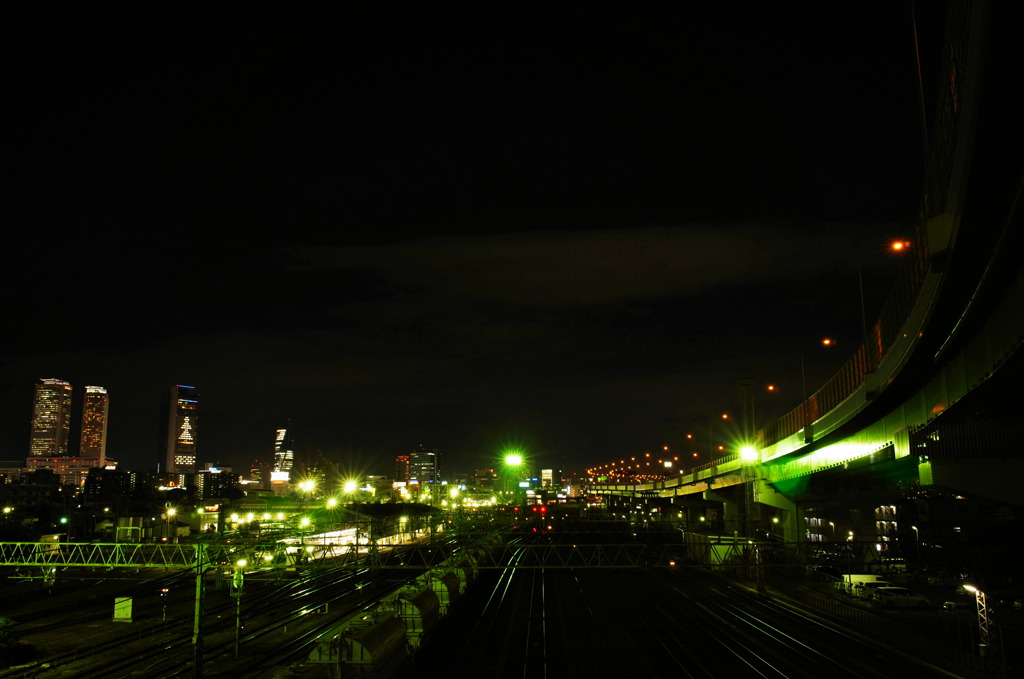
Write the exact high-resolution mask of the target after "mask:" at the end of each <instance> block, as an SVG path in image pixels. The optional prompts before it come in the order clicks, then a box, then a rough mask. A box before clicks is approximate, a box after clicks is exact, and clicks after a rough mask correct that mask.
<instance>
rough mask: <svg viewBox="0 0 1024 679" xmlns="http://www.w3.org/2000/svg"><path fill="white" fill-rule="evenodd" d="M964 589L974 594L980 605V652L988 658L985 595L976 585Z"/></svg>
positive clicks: (966, 586) (965, 586)
mask: <svg viewBox="0 0 1024 679" xmlns="http://www.w3.org/2000/svg"><path fill="white" fill-rule="evenodd" d="M964 589H965V590H967V591H968V592H971V593H972V594H974V599H975V601H976V602H977V604H978V635H979V636H980V639H979V642H978V651H979V653H981V656H982V657H983V658H984V657H986V656H988V606H987V605H986V603H985V593H984V592H982V591H981V590H980V589H978V588H977V587H975V586H974V585H964Z"/></svg>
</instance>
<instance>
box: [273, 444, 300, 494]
mask: <svg viewBox="0 0 1024 679" xmlns="http://www.w3.org/2000/svg"><path fill="white" fill-rule="evenodd" d="M294 463H295V451H293V450H292V441H291V438H289V436H288V429H278V430H277V435H276V436H275V437H274V468H273V469H272V470H271V472H270V488H271V489H272V490H273V491H274V492H275V493H286V492H288V490H289V489H290V485H289V484H290V483H291V477H292V465H293V464H294Z"/></svg>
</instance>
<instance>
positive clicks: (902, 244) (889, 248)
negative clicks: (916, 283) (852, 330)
mask: <svg viewBox="0 0 1024 679" xmlns="http://www.w3.org/2000/svg"><path fill="white" fill-rule="evenodd" d="M909 249H910V241H909V240H893V241H889V242H888V243H886V244H885V245H882V246H881V247H874V248H871V249H870V250H868V251H867V252H865V253H863V254H862V255H861V256H860V257H859V258H858V259H857V286H858V287H859V288H860V330H861V341H866V340H867V338H868V322H867V314H866V312H865V310H864V258H865V257H867V256H868V255H870V254H871V253H872V252H890V253H894V254H901V253H903V252H904V251H905V250H909Z"/></svg>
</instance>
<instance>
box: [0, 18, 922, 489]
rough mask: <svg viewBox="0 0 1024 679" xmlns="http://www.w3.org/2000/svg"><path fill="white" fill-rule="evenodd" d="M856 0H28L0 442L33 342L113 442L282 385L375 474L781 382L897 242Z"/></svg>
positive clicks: (262, 424) (888, 31)
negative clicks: (797, 5)
mask: <svg viewBox="0 0 1024 679" xmlns="http://www.w3.org/2000/svg"><path fill="white" fill-rule="evenodd" d="M886 7H888V6H886ZM846 9H847V12H846V15H845V16H844V20H843V21H841V22H833V23H831V24H829V25H828V26H827V28H826V27H825V26H819V27H818V29H816V30H808V28H807V26H808V23H807V21H806V19H807V16H806V14H805V13H804V12H803V11H802V10H800V11H797V10H793V11H792V12H791V13H789V14H787V12H788V10H786V9H784V8H783V9H779V8H777V7H773V8H772V9H771V11H770V12H760V11H759V10H751V12H753V13H743V14H736V13H735V12H732V11H723V10H720V9H719V10H716V9H713V8H703V9H701V8H694V7H691V6H687V7H686V8H676V9H672V8H669V7H665V8H662V9H659V8H657V7H653V6H652V7H646V8H634V9H631V11H630V12H625V13H623V12H611V13H601V12H596V11H594V12H591V11H588V12H587V13H585V14H581V13H577V12H573V11H570V10H567V9H566V10H559V9H551V8H546V9H545V10H544V12H542V13H535V12H533V11H528V10H525V9H523V8H519V7H517V8H515V9H514V10H513V9H512V8H506V10H504V11H503V10H502V9H501V8H488V10H487V11H483V10H481V11H479V12H477V13H475V14H474V13H469V14H466V13H458V14H452V13H447V12H445V11H443V10H436V8H431V9H426V8H415V9H408V10H403V11H400V12H399V11H393V12H389V13H388V15H387V16H383V15H381V14H379V13H377V12H374V11H371V10H369V9H363V10H357V11H353V13H352V14H351V16H349V17H347V18H346V20H345V21H342V22H338V21H327V20H324V18H323V17H316V16H297V15H289V16H283V15H281V16H278V15H276V14H259V13H249V14H247V15H246V16H244V17H234V16H233V17H231V18H230V20H228V19H227V18H225V17H217V16H213V15H210V16H209V17H205V18H204V20H203V21H198V20H196V18H195V17H178V18H172V17H168V18H167V21H166V22H164V23H161V24H160V25H159V26H153V25H150V24H146V26H147V27H146V28H143V27H141V26H140V27H139V28H138V30H137V31H133V32H128V33H124V32H121V31H120V30H118V31H114V30H113V29H112V28H110V27H107V28H101V26H102V25H104V24H103V21H102V17H96V16H90V17H89V18H88V20H87V21H86V22H85V24H87V25H89V26H94V27H95V28H96V30H94V31H92V32H89V31H82V30H80V28H81V25H72V23H73V22H69V23H66V24H63V23H60V22H57V23H56V24H54V25H52V26H51V27H50V28H49V29H48V30H47V32H46V33H45V35H44V34H43V33H40V32H38V28H37V29H34V30H33V29H30V30H28V31H27V32H26V33H25V35H23V36H22V38H21V40H23V41H24V42H25V43H27V44H31V45H32V49H31V50H29V51H27V52H25V53H26V54H29V53H30V54H32V55H33V59H34V61H33V62H32V63H31V64H30V65H28V66H27V67H26V68H25V69H24V71H23V72H21V73H19V74H17V77H16V78H15V79H14V81H13V84H12V88H13V92H14V94H15V95H16V96H15V97H14V100H15V101H17V102H18V104H17V106H16V107H15V109H16V110H15V111H14V114H15V115H16V117H17V118H18V120H19V122H18V129H19V131H20V136H19V139H18V143H19V148H18V156H19V158H20V159H22V162H21V163H20V170H21V171H20V172H19V173H18V176H17V177H16V178H15V179H14V180H13V184H12V187H13V189H14V190H13V193H15V194H16V195H17V197H18V200H19V201H20V202H19V205H20V207H21V208H22V209H21V210H20V211H21V213H22V214H23V215H25V221H26V227H25V228H26V230H27V231H29V232H30V233H31V236H32V237H31V238H29V239H28V242H27V243H26V244H25V245H24V246H23V249H22V250H21V251H20V252H19V257H18V259H19V261H18V262H17V263H15V265H14V266H11V267H8V268H7V269H6V270H5V271H4V281H3V286H2V288H0V289H2V294H3V296H4V305H5V313H6V315H7V317H8V318H11V319H16V322H15V323H13V324H12V325H13V327H12V329H11V330H10V332H9V333H8V335H7V337H6V338H5V345H4V346H5V349H4V352H3V355H2V357H0V360H2V365H3V368H4V371H3V382H2V384H0V388H2V392H3V394H4V396H3V398H4V404H5V412H6V413H9V414H8V415H7V416H6V417H7V418H8V419H6V420H5V430H7V431H10V432H12V434H11V436H10V437H9V439H8V440H6V441H3V442H2V445H3V446H4V448H3V449H4V450H5V451H7V452H5V453H4V454H2V455H0V457H4V458H6V457H18V456H20V454H21V453H20V451H22V450H23V449H25V445H23V443H24V442H25V441H26V437H27V431H28V425H27V421H28V419H29V417H30V415H29V404H30V394H31V385H32V381H33V380H34V379H35V378H37V377H41V376H46V377H49V376H56V377H60V378H63V379H68V380H71V381H72V382H74V383H75V384H76V386H80V385H84V384H87V383H92V384H102V385H104V386H107V387H108V388H110V391H111V403H112V406H111V434H110V436H111V454H112V455H114V456H116V457H120V458H122V459H124V460H125V461H126V462H129V463H130V464H147V463H149V462H150V461H152V460H154V459H155V450H156V438H157V436H156V431H157V430H156V425H155V423H154V422H155V418H156V414H155V413H156V409H157V407H158V403H159V396H160V394H161V393H162V392H163V391H164V390H165V389H166V388H167V387H168V386H169V385H170V384H174V383H187V384H195V385H197V386H199V387H200V389H201V393H202V398H203V404H204V405H203V408H204V410H203V425H202V426H203V436H204V453H203V454H204V455H208V456H209V457H210V458H218V459H222V460H224V459H226V460H229V461H234V462H236V463H240V462H242V461H243V460H245V459H248V458H251V457H254V456H256V455H259V454H264V453H265V452H266V451H267V450H268V448H269V445H270V443H269V441H270V435H271V433H272V430H273V428H274V427H276V426H277V425H278V424H279V423H280V422H281V421H283V420H284V419H285V418H291V420H292V422H293V424H294V425H295V426H296V428H297V431H299V432H305V433H304V434H302V436H301V437H300V440H304V441H305V443H304V446H305V450H307V451H312V450H316V449H321V450H325V451H328V452H329V453H330V454H332V455H335V456H353V457H360V458H361V459H363V458H365V459H366V460H367V462H368V464H376V465H378V467H377V468H376V471H377V472H380V471H382V470H383V471H385V472H386V471H387V469H388V467H387V465H388V460H389V459H390V457H391V456H393V455H394V454H396V453H399V452H403V451H406V450H408V449H409V448H410V447H411V446H413V445H415V444H417V443H421V442H422V443H426V444H428V445H433V446H437V447H439V448H441V449H442V450H446V451H449V452H450V454H451V458H450V459H454V460H456V461H461V462H462V463H465V464H470V463H474V464H475V463H477V462H480V461H481V460H483V461H486V457H487V455H488V454H489V453H488V451H493V450H494V449H495V448H494V446H495V445H497V443H496V442H500V441H503V440H509V439H515V440H519V441H523V442H525V443H528V444H529V445H531V446H532V447H534V449H536V450H538V451H544V454H545V455H546V456H547V458H546V459H548V460H549V461H550V463H552V464H554V463H556V462H558V461H564V463H565V464H567V465H569V464H575V463H577V462H579V461H581V460H583V459H592V457H593V456H595V455H598V456H602V455H605V454H608V453H611V454H617V452H618V451H624V450H634V449H636V448H637V447H640V446H650V445H655V444H657V445H660V444H661V442H662V441H663V440H665V439H669V441H667V442H672V441H677V440H679V439H680V437H681V436H683V434H684V433H685V429H686V428H687V427H690V426H694V423H695V422H700V421H703V418H705V415H706V413H707V412H709V411H710V410H713V409H717V408H720V407H724V408H731V407H734V405H732V404H735V402H736V400H737V387H736V385H737V381H738V379H739V378H741V377H759V376H761V375H765V376H766V379H772V380H777V381H780V382H783V383H784V387H785V388H784V389H783V398H782V400H783V402H786V403H789V404H792V403H793V402H794V401H795V397H796V395H797V391H798V390H797V389H796V388H794V387H793V386H792V385H793V382H794V376H796V375H798V373H799V361H798V358H799V352H800V349H801V347H803V346H804V345H806V344H807V343H808V342H809V341H810V340H811V339H813V337H814V336H816V335H818V334H821V333H825V332H827V333H830V334H833V333H835V334H836V336H837V337H838V338H839V339H840V340H841V342H845V343H846V344H848V345H852V341H853V340H855V339H856V337H857V335H858V332H859V318H858V315H859V314H858V310H857V304H858V301H857V300H858V294H857V269H858V262H859V263H860V264H861V265H862V269H863V273H864V274H865V283H866V292H867V296H868V300H869V302H870V303H872V304H874V305H875V308H877V305H878V304H879V303H880V302H879V300H880V298H881V297H882V296H884V294H885V291H886V286H887V285H889V283H890V282H891V280H892V278H893V276H894V269H893V267H892V263H891V262H887V261H886V260H885V259H884V258H874V257H868V258H866V259H864V260H862V261H860V260H859V257H860V255H861V253H864V252H867V251H868V249H870V248H871V247H872V246H873V245H874V244H875V243H877V242H878V241H879V239H881V238H882V237H884V236H889V235H902V234H903V233H905V231H904V225H905V224H906V223H909V221H910V220H911V219H912V217H913V214H914V209H915V207H916V201H917V197H918V195H919V184H920V157H921V154H920V149H919V129H918V127H917V110H916V108H915V107H916V100H915V97H916V90H915V79H914V67H913V52H912V49H911V46H912V43H911V41H910V35H911V34H910V28H909V17H908V13H907V12H905V11H904V10H900V11H898V12H897V11H895V10H894V9H892V8H888V9H884V11H883V10H881V9H878V8H876V9H875V10H872V11H868V10H866V9H864V8H863V7H862V6H861V5H857V4H851V5H850V6H849V7H847V8H846ZM926 18H927V17H926ZM24 23H25V25H26V26H38V24H37V23H35V22H24ZM119 25H120V24H119ZM86 36H90V37H88V38H87V37H86ZM931 37H932V35H931V34H930V33H928V32H927V31H925V34H924V35H923V36H922V39H923V40H924V42H925V44H926V47H928V46H931V47H932V48H933V47H934V45H931V43H929V42H928V41H929V40H930V39H931ZM867 45H870V48H867V47H866V46H867ZM932 51H934V49H933V50H932ZM927 65H928V62H927V60H926V67H927ZM851 338H852V339H851ZM809 360H810V365H809V367H810V368H811V371H812V374H814V375H818V376H821V375H822V374H823V373H824V372H825V371H827V368H828V367H829V366H830V365H831V366H834V365H838V364H839V363H840V362H841V359H835V358H832V357H823V358H820V359H819V358H817V357H811V358H810V359H809ZM785 399H788V401H786V400H785ZM776 407H784V406H775V405H766V406H765V408H766V409H767V408H776ZM765 412H767V410H766V411H765ZM19 432H20V433H19ZM380 465H383V467H382V466H380Z"/></svg>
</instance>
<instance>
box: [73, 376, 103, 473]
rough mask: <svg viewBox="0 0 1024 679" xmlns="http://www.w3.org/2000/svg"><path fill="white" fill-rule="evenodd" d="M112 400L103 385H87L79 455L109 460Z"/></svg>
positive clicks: (100, 463)
mask: <svg viewBox="0 0 1024 679" xmlns="http://www.w3.org/2000/svg"><path fill="white" fill-rule="evenodd" d="M109 407H110V400H109V398H108V396H107V390H106V389H104V388H103V387H96V386H86V388H85V401H84V402H83V405H82V443H81V447H80V448H79V452H78V454H79V456H80V457H87V458H95V459H98V460H99V466H101V467H102V466H104V465H105V464H106V462H107V411H108V409H109Z"/></svg>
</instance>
